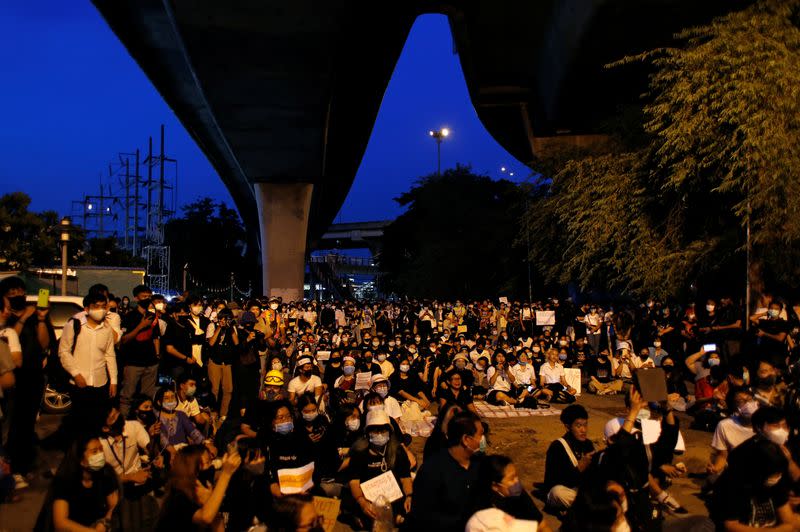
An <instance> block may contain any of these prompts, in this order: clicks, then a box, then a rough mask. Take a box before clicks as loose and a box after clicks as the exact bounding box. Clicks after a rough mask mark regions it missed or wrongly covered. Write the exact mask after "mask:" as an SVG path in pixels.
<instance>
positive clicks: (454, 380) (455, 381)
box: [439, 371, 478, 414]
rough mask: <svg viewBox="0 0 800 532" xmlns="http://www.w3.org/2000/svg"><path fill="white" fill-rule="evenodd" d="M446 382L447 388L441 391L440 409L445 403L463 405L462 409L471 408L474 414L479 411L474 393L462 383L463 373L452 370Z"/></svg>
mask: <svg viewBox="0 0 800 532" xmlns="http://www.w3.org/2000/svg"><path fill="white" fill-rule="evenodd" d="M445 382H446V383H447V389H445V390H443V391H441V392H439V410H441V409H442V408H444V407H445V405H449V404H454V405H458V406H459V407H461V409H462V410H469V411H470V412H472V413H474V414H477V413H478V409H477V408H476V407H475V403H474V402H473V401H472V393H471V392H470V391H469V389H468V388H465V387H464V386H463V385H462V383H461V373H459V372H457V371H451V372H450V373H449V374H448V375H447V379H446V381H445Z"/></svg>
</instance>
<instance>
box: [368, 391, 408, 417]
mask: <svg viewBox="0 0 800 532" xmlns="http://www.w3.org/2000/svg"><path fill="white" fill-rule="evenodd" d="M358 408H359V410H361V411H362V412H366V410H365V407H364V401H361V404H360V405H359V406H358ZM383 409H384V410H386V415H387V416H389V417H390V418H392V419H399V418H401V417H403V407H401V406H400V401H398V400H397V399H395V398H394V397H392V396H391V395H387V396H386V397H385V398H384V399H383Z"/></svg>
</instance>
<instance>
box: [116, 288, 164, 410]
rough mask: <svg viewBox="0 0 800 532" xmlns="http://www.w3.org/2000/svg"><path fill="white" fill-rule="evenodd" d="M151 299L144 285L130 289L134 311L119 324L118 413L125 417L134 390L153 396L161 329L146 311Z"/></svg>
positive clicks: (153, 315)
mask: <svg viewBox="0 0 800 532" xmlns="http://www.w3.org/2000/svg"><path fill="white" fill-rule="evenodd" d="M152 296H153V292H152V290H150V288H149V287H147V286H145V285H139V286H137V287H136V288H134V289H133V297H134V299H136V309H134V310H132V311H131V312H129V313H128V314H127V315H126V316H125V319H124V320H123V321H122V330H123V331H124V333H125V334H123V336H122V340H121V342H120V343H121V344H122V354H123V357H122V359H123V362H124V364H125V369H124V371H123V375H124V377H123V384H122V392H121V393H120V411H121V412H122V415H123V416H127V415H128V410H129V409H130V405H131V400H132V399H133V396H134V395H135V394H136V388H137V386H138V387H139V388H140V389H141V393H143V394H144V395H146V396H148V397H153V396H154V395H155V393H156V377H157V376H158V355H159V337H160V336H161V334H160V333H161V329H160V328H159V325H158V319H157V318H156V314H155V312H153V311H152V310H151V309H150V306H151V298H152Z"/></svg>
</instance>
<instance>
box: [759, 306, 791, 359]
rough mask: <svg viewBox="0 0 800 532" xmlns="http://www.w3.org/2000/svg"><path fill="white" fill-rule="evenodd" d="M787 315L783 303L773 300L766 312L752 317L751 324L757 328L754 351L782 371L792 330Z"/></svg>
mask: <svg viewBox="0 0 800 532" xmlns="http://www.w3.org/2000/svg"><path fill="white" fill-rule="evenodd" d="M785 315H786V312H785V311H784V309H783V303H781V302H780V301H777V300H775V299H773V300H772V301H771V302H770V303H769V306H768V307H767V308H766V310H761V311H758V310H757V311H756V312H755V313H754V314H753V315H752V316H750V323H751V324H752V325H754V326H755V327H754V329H753V332H754V333H755V338H754V339H753V344H754V345H753V349H754V350H755V351H756V354H757V355H759V356H761V357H764V358H769V360H770V362H772V365H774V366H775V367H778V368H780V369H784V368H785V367H786V350H787V348H786V337H787V336H788V334H789V331H790V330H791V324H790V323H789V321H788V320H786V319H785Z"/></svg>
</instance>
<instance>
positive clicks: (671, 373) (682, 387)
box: [661, 357, 727, 412]
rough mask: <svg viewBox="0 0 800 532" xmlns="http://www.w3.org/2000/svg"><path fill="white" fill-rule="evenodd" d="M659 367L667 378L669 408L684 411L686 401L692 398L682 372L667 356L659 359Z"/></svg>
mask: <svg viewBox="0 0 800 532" xmlns="http://www.w3.org/2000/svg"><path fill="white" fill-rule="evenodd" d="M661 369H663V370H664V375H665V377H666V380H667V402H668V404H669V406H670V408H672V409H673V410H676V411H678V412H685V411H686V406H687V403H688V401H689V400H690V399H692V398H691V397H690V396H689V389H688V388H687V387H686V381H685V380H684V379H683V374H682V373H681V372H680V371H679V370H678V368H677V367H676V366H675V361H674V360H672V359H671V358H669V357H667V358H664V359H662V360H661ZM726 393H727V392H726Z"/></svg>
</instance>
